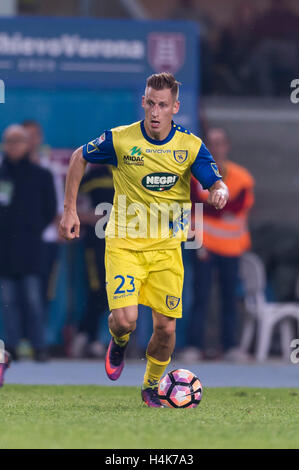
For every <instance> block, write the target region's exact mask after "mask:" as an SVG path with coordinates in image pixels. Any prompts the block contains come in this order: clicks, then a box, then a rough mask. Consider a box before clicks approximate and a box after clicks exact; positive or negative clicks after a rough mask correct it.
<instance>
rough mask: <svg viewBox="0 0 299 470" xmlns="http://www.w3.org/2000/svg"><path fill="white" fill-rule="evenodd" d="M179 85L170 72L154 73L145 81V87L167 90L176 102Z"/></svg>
mask: <svg viewBox="0 0 299 470" xmlns="http://www.w3.org/2000/svg"><path fill="white" fill-rule="evenodd" d="M180 85H181V83H180V82H178V81H177V80H176V79H175V77H174V75H173V74H172V73H170V72H161V73H154V74H153V75H150V76H149V77H148V78H147V80H146V87H150V88H153V89H154V90H164V88H168V89H169V90H170V91H171V94H172V96H173V98H174V99H175V100H176V101H177V100H178V98H179V86H180Z"/></svg>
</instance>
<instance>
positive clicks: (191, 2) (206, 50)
mask: <svg viewBox="0 0 299 470" xmlns="http://www.w3.org/2000/svg"><path fill="white" fill-rule="evenodd" d="M167 19H176V20H179V21H182V20H187V21H195V22H196V23H197V25H198V38H199V62H198V77H200V83H199V84H198V85H199V87H200V89H201V91H202V93H204V94H209V93H211V92H212V91H213V88H212V87H213V63H214V54H213V50H212V49H213V39H212V34H213V30H214V28H213V22H212V20H211V18H209V17H207V16H206V15H204V14H203V12H202V11H201V10H200V8H199V6H198V3H197V2H196V0H179V1H178V2H175V3H174V8H173V10H172V12H171V13H170V15H169V17H168V18H167Z"/></svg>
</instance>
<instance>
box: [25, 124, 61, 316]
mask: <svg viewBox="0 0 299 470" xmlns="http://www.w3.org/2000/svg"><path fill="white" fill-rule="evenodd" d="M22 125H23V127H24V128H25V129H26V131H27V133H28V136H29V158H30V160H31V162H33V163H36V164H37V165H40V166H42V167H43V168H47V169H48V170H49V171H50V172H51V174H52V177H53V181H54V185H55V191H56V200H57V214H56V217H55V219H54V220H53V221H52V222H51V223H50V224H49V225H48V227H46V228H45V230H44V231H43V234H42V241H43V250H42V260H43V261H42V279H43V298H44V302H45V306H46V307H47V305H48V302H49V301H50V300H52V299H53V298H54V297H55V286H56V282H57V274H58V261H59V243H58V242H59V236H58V224H59V221H60V216H61V214H62V212H63V199H64V181H63V177H62V175H61V174H59V173H58V172H57V171H55V168H54V167H53V165H51V161H49V158H48V155H47V154H46V153H45V152H44V150H43V148H42V143H43V131H42V128H41V126H40V124H39V123H38V122H37V121H34V120H32V119H27V120H25V121H24V122H23V123H22Z"/></svg>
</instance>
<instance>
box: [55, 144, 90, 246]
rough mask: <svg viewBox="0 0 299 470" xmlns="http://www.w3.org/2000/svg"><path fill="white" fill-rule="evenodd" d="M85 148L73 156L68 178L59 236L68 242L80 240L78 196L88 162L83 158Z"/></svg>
mask: <svg viewBox="0 0 299 470" xmlns="http://www.w3.org/2000/svg"><path fill="white" fill-rule="evenodd" d="M82 149H83V147H79V148H78V149H77V150H75V152H74V153H73V154H72V157H71V160H70V165H69V169H68V172H67V176H66V184H65V196H64V211H63V214H62V218H61V221H60V224H59V235H60V236H61V237H62V238H65V239H66V240H72V239H73V238H79V235H80V220H79V217H78V214H77V206H76V205H77V195H78V190H79V186H80V183H81V180H82V178H83V175H84V172H85V168H86V165H87V160H85V159H84V158H83V152H82Z"/></svg>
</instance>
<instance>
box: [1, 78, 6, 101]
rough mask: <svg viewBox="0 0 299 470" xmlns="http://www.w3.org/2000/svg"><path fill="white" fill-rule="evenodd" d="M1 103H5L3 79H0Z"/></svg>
mask: <svg viewBox="0 0 299 470" xmlns="http://www.w3.org/2000/svg"><path fill="white" fill-rule="evenodd" d="M0 103H5V85H4V81H3V80H0Z"/></svg>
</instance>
